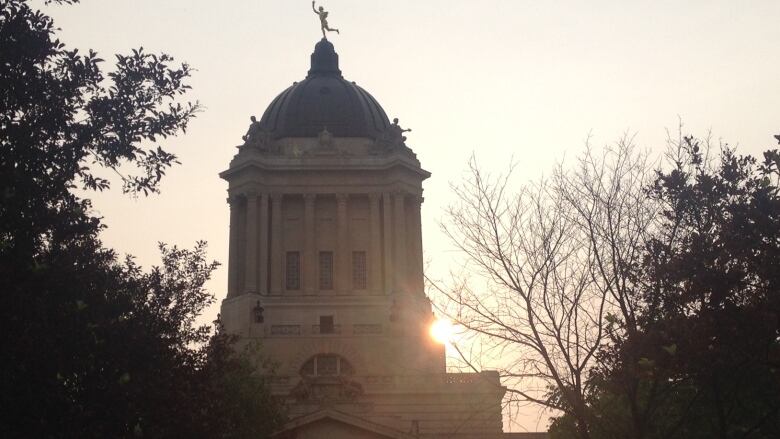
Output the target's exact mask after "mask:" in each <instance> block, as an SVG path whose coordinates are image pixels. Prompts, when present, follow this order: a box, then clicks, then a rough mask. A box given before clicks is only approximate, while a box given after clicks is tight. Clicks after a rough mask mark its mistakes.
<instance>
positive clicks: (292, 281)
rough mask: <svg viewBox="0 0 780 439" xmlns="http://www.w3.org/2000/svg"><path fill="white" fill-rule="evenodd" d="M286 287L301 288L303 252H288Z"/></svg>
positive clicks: (290, 288) (291, 288)
mask: <svg viewBox="0 0 780 439" xmlns="http://www.w3.org/2000/svg"><path fill="white" fill-rule="evenodd" d="M285 288H287V289H288V290H299V289H300V288H301V253H300V252H287V271H286V275H285Z"/></svg>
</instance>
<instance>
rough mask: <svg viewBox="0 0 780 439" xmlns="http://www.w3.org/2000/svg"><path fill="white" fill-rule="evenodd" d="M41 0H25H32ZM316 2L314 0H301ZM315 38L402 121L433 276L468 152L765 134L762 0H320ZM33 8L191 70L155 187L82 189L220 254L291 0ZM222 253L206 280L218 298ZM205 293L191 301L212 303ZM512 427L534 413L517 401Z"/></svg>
mask: <svg viewBox="0 0 780 439" xmlns="http://www.w3.org/2000/svg"><path fill="white" fill-rule="evenodd" d="M40 3H42V2H40ZM319 4H320V3H319V2H318V5H319ZM321 4H322V5H323V6H325V8H326V9H327V10H328V11H330V17H329V22H330V24H331V26H332V27H337V28H339V29H341V35H332V36H331V37H330V39H331V41H332V42H333V44H334V45H335V47H336V50H337V52H338V53H339V55H340V65H341V70H342V71H343V73H344V76H345V77H346V78H347V79H349V80H352V81H356V82H357V83H358V84H359V85H361V86H362V87H364V88H365V89H367V90H368V91H369V92H370V93H371V94H373V96H374V97H375V98H377V100H378V101H379V102H380V104H381V105H382V106H383V107H384V109H385V111H386V112H387V114H388V116H389V117H391V118H392V117H399V118H400V120H401V125H402V126H404V127H410V128H413V130H414V131H413V132H412V133H409V136H408V137H409V140H408V141H407V144H408V145H409V146H411V147H412V148H413V149H414V151H415V152H416V153H417V155H418V158H419V159H420V161H421V163H422V165H423V167H424V168H425V169H427V170H428V171H430V172H432V174H433V176H432V177H431V178H430V179H429V180H428V181H427V182H425V183H424V188H425V203H424V206H423V237H424V247H425V253H426V258H427V259H430V260H432V261H433V264H432V268H431V272H429V274H430V275H433V276H434V277H440V276H442V275H444V274H445V273H446V267H447V265H448V261H450V260H451V257H452V254H451V253H449V250H450V249H451V246H450V245H449V243H448V242H447V241H446V239H445V238H444V237H443V236H442V235H441V233H440V232H439V228H438V225H437V221H438V220H440V219H441V217H442V208H443V206H445V205H447V204H448V203H450V202H452V198H451V194H450V192H449V191H448V184H449V183H450V182H458V181H459V179H460V178H461V177H462V175H463V170H464V168H465V165H466V162H467V160H468V158H469V156H470V155H471V154H472V153H475V154H476V156H477V158H478V159H479V160H480V162H482V164H483V165H484V167H485V168H488V169H494V170H496V171H498V170H501V169H502V168H503V167H504V165H505V163H506V162H507V161H508V159H509V158H510V157H514V158H515V160H516V161H518V162H519V168H518V177H519V178H518V184H520V183H522V182H523V181H527V180H536V179H538V178H540V177H541V176H542V175H543V174H544V173H548V172H549V170H550V169H551V168H552V166H553V165H554V164H555V162H556V161H560V160H562V159H564V158H566V157H569V158H571V157H574V156H575V155H576V154H578V153H579V152H580V151H581V149H582V145H583V140H584V139H585V138H586V137H587V136H588V134H589V133H592V136H593V137H592V140H593V142H594V143H596V144H597V145H601V144H605V143H609V142H612V141H613V140H615V139H616V138H618V137H619V136H621V135H622V134H623V133H624V132H629V133H636V134H637V137H636V139H637V143H638V144H639V145H640V146H643V147H646V148H650V149H653V150H656V151H661V150H662V149H663V145H664V139H665V138H666V129H667V128H669V129H671V130H673V131H676V127H677V123H678V116H679V117H681V118H682V120H683V122H684V124H685V131H686V132H690V133H693V134H696V135H700V136H703V135H706V133H707V132H708V131H709V130H712V134H713V137H714V138H715V139H716V140H717V139H722V140H724V141H728V142H729V143H731V144H739V145H740V147H739V149H740V151H742V152H744V153H752V154H757V153H759V152H760V151H762V150H764V149H766V148H768V147H770V146H772V143H773V139H772V134H778V133H779V132H780V106H779V105H780V81H779V80H778V78H780V49H779V48H780V24H778V23H780V1H778V0H765V1H759V0H754V1H747V0H743V1H736V0H734V1H725V0H700V1H699V0H696V1H694V0H685V1H679V0H676V1H665V0H652V1H649V0H648V1H634V0H613V1H598V0H587V1H585V0H583V1H543V0H533V1H531V0H515V1H484V0H483V1H448V2H444V1H428V0H426V1H423V0H413V1H382V2H380V1H368V0H329V1H327V2H325V3H321ZM44 9H45V10H46V11H47V12H49V13H50V15H52V16H53V17H54V18H55V23H56V24H57V25H58V26H59V27H60V28H62V31H61V33H60V38H61V39H62V40H63V41H64V42H65V43H66V44H67V45H68V46H69V47H71V48H74V47H78V48H80V49H87V48H92V49H95V50H96V51H98V52H99V53H100V54H101V55H103V57H104V58H106V59H107V60H109V61H110V60H111V56H110V55H111V54H113V53H116V52H124V53H126V52H128V51H129V50H130V49H131V48H135V47H138V46H143V47H144V48H145V49H147V50H149V51H165V52H167V53H169V54H171V55H173V56H174V57H175V58H176V59H177V60H179V61H186V62H188V63H189V64H190V65H192V66H193V67H194V68H196V69H197V72H195V74H194V77H193V78H192V80H191V81H190V83H191V85H192V86H193V90H192V93H191V97H192V99H197V100H199V101H200V102H201V103H202V104H203V105H204V107H205V111H204V112H203V113H201V114H199V115H198V117H197V119H195V120H194V121H193V123H192V124H191V126H190V129H189V130H188V133H187V135H185V136H182V137H179V138H176V139H171V140H170V141H169V142H167V143H166V145H167V146H168V147H169V150H170V151H172V152H174V153H176V154H177V155H178V156H179V157H180V160H181V161H182V163H183V164H182V165H181V166H178V167H176V168H175V169H173V170H172V171H171V172H170V173H169V174H168V176H167V178H166V179H165V181H164V184H163V185H162V194H161V195H158V196H152V197H149V198H138V199H133V198H129V197H126V196H122V195H121V194H120V191H119V186H118V185H117V186H116V189H117V190H114V191H111V192H108V193H106V194H103V195H98V196H94V197H93V199H94V200H95V206H96V208H97V210H98V211H99V213H100V214H101V215H103V217H104V219H105V223H106V224H107V225H108V226H109V229H108V230H107V231H106V232H105V233H104V235H103V238H104V241H105V242H106V243H107V244H108V245H109V246H112V247H114V248H116V249H118V250H119V251H120V252H123V253H131V254H133V255H136V256H137V258H138V261H139V262H140V263H142V264H144V265H146V266H148V265H150V264H152V263H156V262H157V261H158V252H157V249H156V243H157V242H158V241H164V242H167V243H170V244H178V245H181V246H189V247H191V246H192V245H193V243H194V242H195V241H196V240H199V239H205V240H207V241H208V242H209V248H210V251H209V253H210V255H211V256H212V257H213V258H216V259H218V260H220V261H222V262H226V261H227V237H228V208H227V204H226V202H225V197H226V192H225V190H226V188H227V184H226V183H225V182H223V181H222V180H220V179H219V178H218V177H217V173H218V172H220V171H222V170H224V169H226V168H227V166H228V162H229V161H230V159H231V157H232V156H233V154H234V153H235V152H236V149H235V145H237V144H238V143H240V138H241V135H242V134H244V133H245V132H246V128H247V126H248V124H249V116H250V115H257V116H258V117H260V116H261V115H262V113H263V111H264V109H265V107H266V106H267V105H268V103H270V101H271V100H272V99H273V98H274V97H275V96H276V95H277V94H278V93H279V92H281V91H282V90H283V89H284V88H286V87H287V86H289V85H291V84H292V82H293V81H298V80H300V79H302V78H303V77H304V76H305V75H306V71H307V70H308V67H309V55H310V53H311V52H312V49H313V47H314V44H315V43H316V42H317V41H318V40H319V39H320V37H321V34H320V30H319V23H318V19H317V17H316V15H314V13H313V12H312V11H311V3H310V2H309V1H305V0H294V1H293V0H277V1H260V0H254V1H248V0H230V1H227V0H224V1H221V2H220V1H213V0H210V1H205V0H204V1H201V0H82V3H81V4H78V5H75V6H55V5H51V6H46V7H44ZM226 271H227V270H226V266H224V265H223V266H222V267H221V268H220V269H219V270H218V272H217V273H216V276H215V277H214V280H213V281H212V282H211V289H212V290H213V291H214V292H215V293H216V295H217V297H218V298H220V299H221V298H222V297H223V296H224V294H225V289H226V284H227V281H226ZM217 307H218V304H217V305H216V306H215V307H213V309H212V310H211V311H210V313H209V315H208V320H211V319H213V317H214V316H215V315H216V312H217ZM532 412H533V411H532V410H531V411H529V417H528V418H525V419H524V421H523V426H524V427H526V428H529V429H531V430H536V429H537V428H544V427H545V425H544V422H542V423H541V424H540V425H539V426H537V425H536V423H535V420H536V417H534V416H530V415H531V414H532Z"/></svg>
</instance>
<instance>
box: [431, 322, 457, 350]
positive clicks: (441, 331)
mask: <svg viewBox="0 0 780 439" xmlns="http://www.w3.org/2000/svg"><path fill="white" fill-rule="evenodd" d="M430 334H431V338H433V339H434V340H436V342H437V343H441V344H445V343H449V342H450V340H452V334H453V328H452V323H450V321H449V320H445V319H437V320H436V321H435V322H433V323H432V324H431V329H430Z"/></svg>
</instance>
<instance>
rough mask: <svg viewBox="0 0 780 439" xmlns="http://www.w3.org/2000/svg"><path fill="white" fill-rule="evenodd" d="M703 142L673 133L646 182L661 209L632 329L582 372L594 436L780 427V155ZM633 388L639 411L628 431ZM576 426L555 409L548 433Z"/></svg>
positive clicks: (563, 434)
mask: <svg viewBox="0 0 780 439" xmlns="http://www.w3.org/2000/svg"><path fill="white" fill-rule="evenodd" d="M712 151H713V149H712V148H710V146H709V144H708V143H704V144H702V142H701V141H699V140H697V139H694V138H692V137H684V138H681V139H680V141H678V142H675V143H674V144H673V148H672V149H671V153H670V154H669V157H670V162H671V169H669V170H659V171H658V172H657V175H656V178H655V181H654V183H653V184H652V185H650V186H649V187H648V195H649V196H650V197H651V199H652V200H653V201H654V202H655V203H657V205H658V206H659V207H660V210H659V214H658V216H657V219H656V224H655V226H654V228H653V229H652V230H651V232H652V233H651V237H650V239H649V240H648V241H647V247H646V250H645V252H644V258H643V261H642V264H641V269H640V270H639V271H638V272H639V273H640V275H641V284H642V294H641V301H640V302H639V305H640V306H639V308H638V309H637V316H638V331H637V332H636V333H634V334H632V335H631V336H630V337H628V338H626V339H624V340H622V341H621V342H620V343H614V344H610V345H607V346H605V347H604V348H603V349H602V352H601V353H600V356H599V358H600V364H599V366H598V367H597V368H596V369H595V371H594V373H593V374H592V375H591V377H590V378H589V381H590V383H591V385H592V387H593V389H594V391H593V393H592V395H591V399H590V404H591V406H592V407H593V410H594V412H596V413H598V415H599V418H600V423H599V424H600V425H603V426H606V427H607V428H603V429H601V430H600V431H599V434H598V435H597V436H596V437H603V438H612V437H644V438H674V437H680V438H699V437H700V438H711V437H718V438H770V437H777V436H778V434H780V411H779V410H780V396H779V395H780V373H779V371H780V369H779V368H778V365H780V361H778V360H780V355H779V353H780V327H778V321H780V318H778V316H780V312H779V311H780V308H778V299H779V298H780V293H779V292H778V280H779V279H780V278H778V272H777V268H776V267H777V266H778V263H780V260H778V257H780V236H779V235H778V230H780V199H779V198H778V194H780V187H779V185H778V180H779V178H778V177H780V171H779V170H780V155H778V152H777V151H776V150H770V151H767V152H766V153H764V160H763V162H761V163H759V162H758V160H756V159H755V158H753V157H750V156H739V155H737V154H736V153H735V151H734V150H732V149H730V148H728V147H727V146H726V147H723V148H722V149H721V151H720V154H719V156H718V157H715V158H710V153H711V152H712ZM627 382H632V383H637V384H638V387H637V388H638V389H639V390H640V391H639V392H638V393H637V394H636V395H631V394H630V393H629V392H627V389H628V387H627V386H626V383H627ZM632 398H634V401H635V403H636V404H637V405H639V406H642V407H645V408H647V409H648V410H647V411H646V413H647V416H646V417H645V418H644V420H645V421H646V422H645V428H643V429H641V430H639V431H634V432H633V433H631V434H627V433H630V432H631V430H630V428H627V426H629V427H630V426H631V425H632V423H634V422H636V417H635V414H634V413H631V412H629V411H628V410H627V409H626V408H627V407H628V403H630V402H631V400H632ZM575 425H576V419H574V418H573V417H571V416H568V415H564V416H562V417H559V418H558V419H556V420H555V421H554V423H553V425H552V428H551V434H552V436H553V437H558V438H568V437H575V435H574V434H573V433H572V430H573V428H574V426H575ZM637 433H641V435H640V434H637Z"/></svg>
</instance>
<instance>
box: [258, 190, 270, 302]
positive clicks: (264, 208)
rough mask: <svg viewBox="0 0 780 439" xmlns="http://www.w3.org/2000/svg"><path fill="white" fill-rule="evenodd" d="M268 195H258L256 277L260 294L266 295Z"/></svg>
mask: <svg viewBox="0 0 780 439" xmlns="http://www.w3.org/2000/svg"><path fill="white" fill-rule="evenodd" d="M268 220H269V212H268V194H260V240H259V241H260V244H259V246H260V275H259V276H258V280H259V282H258V283H259V288H258V292H259V293H260V294H268V285H269V283H268V253H269V248H268V247H269V246H268Z"/></svg>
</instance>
